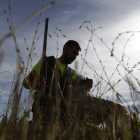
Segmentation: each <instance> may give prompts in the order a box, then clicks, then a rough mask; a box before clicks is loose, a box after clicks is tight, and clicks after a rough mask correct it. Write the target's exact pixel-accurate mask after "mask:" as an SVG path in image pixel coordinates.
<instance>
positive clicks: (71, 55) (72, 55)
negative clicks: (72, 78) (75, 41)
mask: <svg viewBox="0 0 140 140" xmlns="http://www.w3.org/2000/svg"><path fill="white" fill-rule="evenodd" d="M78 55H79V50H78V48H77V47H76V46H74V47H72V48H70V49H68V48H66V50H65V52H64V59H65V62H66V64H71V63H72V62H73V61H74V60H75V59H76V57H77V56H78Z"/></svg>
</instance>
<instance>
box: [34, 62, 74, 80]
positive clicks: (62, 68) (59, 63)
mask: <svg viewBox="0 0 140 140" xmlns="http://www.w3.org/2000/svg"><path fill="white" fill-rule="evenodd" d="M57 64H58V66H59V69H60V71H61V76H62V77H63V76H64V73H65V71H66V67H67V66H66V65H65V64H62V63H61V62H60V61H58V60H57ZM40 68H41V60H39V62H38V63H37V64H36V65H35V66H34V67H33V68H32V71H35V72H36V73H37V74H38V75H40ZM72 71H73V77H72V82H74V81H75V80H76V78H77V74H76V71H75V70H73V69H72Z"/></svg>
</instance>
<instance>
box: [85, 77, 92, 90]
mask: <svg viewBox="0 0 140 140" xmlns="http://www.w3.org/2000/svg"><path fill="white" fill-rule="evenodd" d="M86 83H87V89H88V90H90V89H91V88H92V86H93V80H92V79H88V77H87V78H86Z"/></svg>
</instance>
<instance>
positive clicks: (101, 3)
mask: <svg viewBox="0 0 140 140" xmlns="http://www.w3.org/2000/svg"><path fill="white" fill-rule="evenodd" d="M51 2H52V0H46V1H45V4H44V6H47V5H48V4H50V3H51ZM42 4H43V0H42V1H41V0H24V1H18V0H11V9H12V19H13V26H14V27H16V26H18V25H19V24H20V23H22V22H23V21H25V20H26V19H27V18H28V17H30V16H31V15H33V14H34V13H35V12H37V11H39V10H40V9H41V7H42ZM139 6H140V1H139V0H117V1H113V0H98V1H97V0H86V1H85V0H69V1H68V0H67V1H66V0H62V1H60V2H57V3H55V4H54V5H52V6H50V7H49V8H48V9H46V10H44V11H43V13H42V16H41V20H40V24H39V28H38V30H37V35H36V39H35V42H36V44H35V50H34V55H33V59H32V62H31V63H30V65H29V67H28V73H29V72H30V70H31V68H32V67H33V66H34V65H35V64H36V63H37V62H38V61H39V59H40V58H41V53H42V49H43V33H44V27H45V19H46V18H49V26H48V33H49V34H50V35H51V38H50V37H49V36H48V41H47V56H51V55H54V56H58V57H60V56H61V54H62V49H63V45H64V44H65V42H66V41H68V40H76V41H77V42H79V44H80V46H81V48H82V51H81V52H80V55H79V56H78V57H77V59H76V60H75V62H73V63H72V64H71V65H70V67H71V68H73V69H75V64H77V66H78V68H77V69H76V71H77V73H78V74H81V75H84V76H85V77H89V78H91V79H93V89H94V91H93V89H91V94H93V95H95V96H96V95H97V96H99V95H101V94H102V93H104V94H103V96H102V98H105V99H107V98H108V99H110V100H114V101H116V98H115V95H114V93H113V91H112V90H111V91H109V92H105V91H107V89H109V85H108V86H107V88H106V90H104V89H105V87H106V83H107V81H108V79H109V78H110V77H111V75H112V74H113V73H114V75H113V77H112V78H111V79H110V83H111V85H112V86H113V85H114V84H115V83H116V82H117V81H118V80H119V79H122V77H124V76H125V74H126V73H125V70H124V68H123V67H122V66H123V65H125V67H128V69H129V70H132V67H134V65H135V64H137V63H138V62H139V61H140V59H139V52H140V47H139V46H140V39H139V38H140V32H139V31H140V24H139V23H140V16H139V15H140V9H139ZM8 7H9V3H8V1H5V0H0V14H1V15H0V40H1V39H2V38H3V37H4V36H5V35H6V34H7V33H9V27H8V26H9V25H8V23H7V19H6V18H10V13H9V8H8ZM4 10H5V11H6V15H5V14H4ZM38 21H39V14H38V15H36V16H35V17H34V18H32V19H30V21H28V22H27V23H26V24H24V25H23V26H21V27H20V28H19V29H18V30H17V31H16V32H15V36H16V40H17V44H18V46H19V49H20V52H21V56H22V59H23V61H24V63H25V65H26V64H27V60H28V56H29V51H28V50H27V49H26V48H27V47H28V48H29V50H30V49H31V46H32V42H33V38H34V35H35V31H36V28H37V24H38ZM85 21H90V23H91V25H92V29H93V31H94V29H96V30H95V32H94V34H92V38H91V32H90V31H89V30H87V28H86V26H88V28H90V29H91V27H90V24H89V23H88V22H85ZM83 22H85V24H84V26H82V28H80V29H79V27H80V26H81V25H82V23H83ZM100 27H101V28H100ZM56 29H58V30H62V31H61V32H60V31H58V30H56ZM54 31H55V32H56V33H57V34H58V37H57V34H56V33H54ZM128 31H130V32H128ZM120 33H124V34H122V35H120V36H119V38H118V39H117V40H116V41H115V44H114V50H113V54H114V56H113V57H111V50H112V48H113V46H112V43H113V42H114V40H115V38H116V37H117V36H118V34H120ZM132 34H134V35H132ZM63 35H65V36H66V37H64V36H63ZM38 37H39V39H38V40H37V38H38ZM98 37H99V38H98ZM101 38H102V40H103V41H102V40H101ZM25 39H26V42H27V44H26V43H25ZM89 40H92V43H93V44H92V43H91V41H90V44H89V46H88V43H89ZM57 42H58V44H57ZM57 45H58V48H59V49H58V53H57ZM124 46H125V51H124V52H125V55H124V61H123V62H124V63H123V62H122V63H121V64H122V66H121V64H120V62H121V60H122V55H123V49H124ZM87 48H88V49H87ZM86 49H87V55H86V61H88V62H89V63H90V64H91V65H92V69H91V67H89V66H88V65H86V64H84V68H83V70H82V73H80V72H81V69H82V65H83V60H82V59H81V55H82V56H83V57H84V55H85V50H86ZM95 50H96V53H95ZM0 52H1V53H3V54H4V55H3V57H2V62H1V63H0V92H1V93H0V111H1V110H3V109H4V108H5V106H6V103H7V101H8V98H9V94H10V92H11V89H12V88H13V85H12V81H13V80H14V78H15V77H16V75H15V72H16V68H17V60H18V59H19V58H18V56H17V53H16V50H15V44H14V40H13V37H8V38H6V40H4V42H3V43H2V44H1V46H0ZM96 54H97V55H96ZM98 58H99V59H98ZM100 62H101V63H100ZM118 64H120V65H119V67H118V71H119V73H121V74H120V75H119V73H118V72H117V70H116V71H115V72H114V70H115V69H116V67H117V65H118ZM93 67H94V68H93ZM103 67H104V71H105V72H106V74H105V72H104V71H103ZM139 69H140V66H139V65H136V68H134V69H133V72H132V74H131V79H132V81H133V84H134V85H135V87H136V89H137V90H138V91H139V86H138V84H137V82H136V80H135V78H138V80H139V76H140V72H139ZM97 73H98V76H97ZM99 75H100V76H101V75H102V77H103V79H104V80H105V81H104V80H101V77H100V76H99ZM106 75H107V76H106ZM134 77H135V78H134ZM22 79H23V77H22V78H21V83H22ZM98 84H100V86H98V87H100V88H99V89H97V88H96V86H97V85H98ZM114 88H115V90H116V91H117V92H118V93H119V94H120V95H121V96H122V97H123V98H124V99H125V100H126V101H127V102H128V103H129V104H130V105H132V104H133V101H132V98H131V96H130V87H129V86H128V84H127V83H126V82H125V79H124V80H121V82H119V83H118V84H116V86H115V87H114ZM28 92H29V91H28V90H25V89H24V90H23V94H22V98H21V100H22V102H23V101H24V99H25V98H26V97H27V93H28ZM132 93H133V92H132ZM136 97H137V99H136V100H137V102H136V104H139V102H138V99H139V95H138V94H137V93H135V94H134V100H135V98H136ZM122 102H123V103H124V105H126V104H127V103H125V101H124V100H123V99H122Z"/></svg>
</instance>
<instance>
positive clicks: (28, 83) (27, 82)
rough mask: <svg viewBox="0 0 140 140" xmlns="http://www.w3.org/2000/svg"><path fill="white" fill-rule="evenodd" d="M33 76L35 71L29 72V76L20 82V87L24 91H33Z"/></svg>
mask: <svg viewBox="0 0 140 140" xmlns="http://www.w3.org/2000/svg"><path fill="white" fill-rule="evenodd" d="M35 75H36V72H35V71H31V72H30V73H29V75H28V76H27V77H26V78H24V80H23V82H22V85H23V86H24V87H25V88H26V89H33V90H35V88H36V87H35V82H34V79H35Z"/></svg>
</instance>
